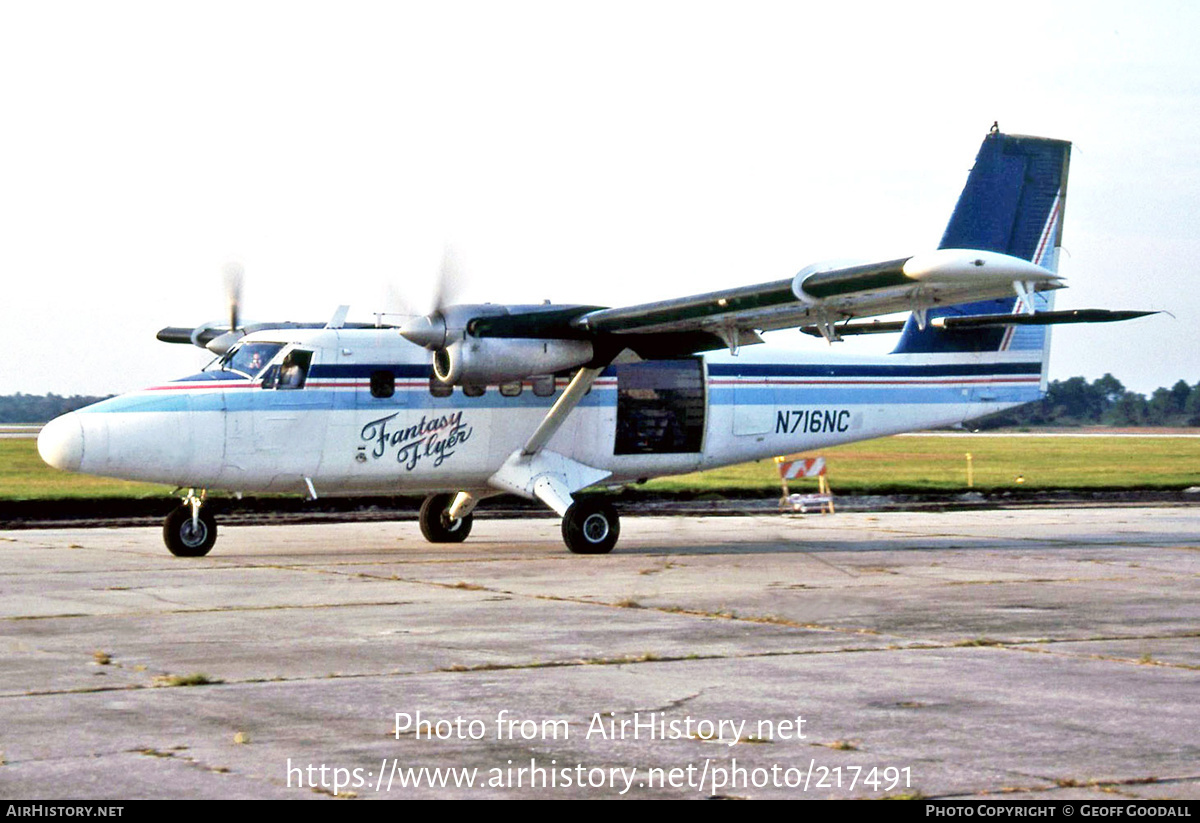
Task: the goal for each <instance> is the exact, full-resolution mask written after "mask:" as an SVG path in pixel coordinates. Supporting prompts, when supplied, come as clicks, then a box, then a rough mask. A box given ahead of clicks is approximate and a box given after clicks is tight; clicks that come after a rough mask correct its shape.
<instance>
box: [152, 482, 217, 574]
mask: <svg viewBox="0 0 1200 823" xmlns="http://www.w3.org/2000/svg"><path fill="white" fill-rule="evenodd" d="M163 542H164V543H166V544H167V548H168V549H170V551H171V554H173V555H175V556H176V557H203V556H204V555H206V554H208V552H209V551H210V550H211V549H212V547H213V544H214V543H216V542H217V521H216V518H214V517H213V516H212V512H210V511H208V509H206V508H204V492H201V493H200V495H199V496H196V493H195V491H194V490H192V489H189V490H188V495H187V497H185V498H184V499H183V505H181V506H180V507H179V508H177V509H175V511H173V512H171V513H170V514H168V515H167V519H166V521H165V522H164V523H163Z"/></svg>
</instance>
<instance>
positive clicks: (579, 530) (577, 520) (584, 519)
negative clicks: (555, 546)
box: [562, 499, 621, 554]
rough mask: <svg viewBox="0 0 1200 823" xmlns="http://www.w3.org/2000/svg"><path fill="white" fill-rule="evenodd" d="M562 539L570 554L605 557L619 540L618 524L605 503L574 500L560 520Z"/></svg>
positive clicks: (612, 510)
mask: <svg viewBox="0 0 1200 823" xmlns="http://www.w3.org/2000/svg"><path fill="white" fill-rule="evenodd" d="M562 535H563V542H565V543H566V544H567V548H568V549H570V550H571V552H572V553H573V554H608V553H609V552H611V551H612V550H613V546H615V545H617V538H618V537H620V536H621V521H620V518H618V517H617V510H616V509H614V508H613V507H612V505H610V504H609V503H605V502H604V501H602V500H586V499H585V500H578V501H576V502H575V503H572V504H571V507H570V508H569V509H567V513H566V515H564V516H563V521H562Z"/></svg>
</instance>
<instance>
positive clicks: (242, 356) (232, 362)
mask: <svg viewBox="0 0 1200 823" xmlns="http://www.w3.org/2000/svg"><path fill="white" fill-rule="evenodd" d="M282 348H283V344H282V343H243V344H241V345H240V346H235V347H234V348H232V349H230V350H229V351H228V352H226V354H225V356H224V357H222V358H221V359H220V360H218V361H217V364H216V365H217V368H219V369H222V370H223V371H232V372H237V373H238V374H243V375H245V376H246V377H249V378H250V379H251V380H254V379H255V378H257V377H258V376H259V375H260V374H262V372H263V369H265V368H266V367H267V364H268V363H270V362H271V358H273V357H274V356H275V355H276V354H278V353H279V350H280V349H282Z"/></svg>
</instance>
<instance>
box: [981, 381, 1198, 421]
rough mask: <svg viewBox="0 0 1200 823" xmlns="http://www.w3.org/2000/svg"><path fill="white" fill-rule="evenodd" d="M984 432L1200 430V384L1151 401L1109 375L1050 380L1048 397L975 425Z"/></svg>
mask: <svg viewBox="0 0 1200 823" xmlns="http://www.w3.org/2000/svg"><path fill="white" fill-rule="evenodd" d="M975 424H976V425H977V426H978V427H979V428H1001V427H1007V426H1018V427H1020V426H1200V383H1197V384H1196V385H1195V386H1189V385H1188V384H1187V382H1186V381H1184V380H1180V381H1179V382H1177V383H1176V384H1175V385H1174V386H1171V388H1169V389H1167V388H1160V389H1155V390H1154V392H1153V393H1152V394H1151V395H1150V396H1149V397H1146V396H1145V395H1142V394H1137V393H1136V392H1131V391H1127V390H1126V389H1125V387H1124V386H1123V385H1121V381H1120V380H1118V379H1117V378H1115V377H1113V376H1112V375H1111V374H1106V375H1104V376H1103V377H1101V378H1099V379H1098V380H1093V381H1092V382H1090V383H1089V382H1088V381H1087V380H1086V379H1084V378H1082V377H1072V378H1070V379H1068V380H1054V381H1051V383H1050V386H1049V389H1048V391H1047V392H1046V396H1045V397H1044V398H1042V399H1041V400H1039V401H1038V402H1036V403H1029V404H1027V405H1024V406H1018V407H1017V408H1014V409H1009V410H1007V411H1002V412H999V413H997V414H993V415H989V416H988V417H983V418H980V419H979V420H977V421H975Z"/></svg>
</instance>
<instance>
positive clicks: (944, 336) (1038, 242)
mask: <svg viewBox="0 0 1200 823" xmlns="http://www.w3.org/2000/svg"><path fill="white" fill-rule="evenodd" d="M1070 158H1071V144H1070V143H1068V142H1066V141H1064V140H1051V139H1048V138H1044V137H1025V136H1021V135H1010V134H1001V133H1000V132H999V131H998V130H997V129H995V128H993V130H992V132H991V133H990V134H988V135H987V137H985V138H984V140H983V145H982V146H981V147H980V149H979V154H978V155H977V156H976V158H975V166H974V168H972V169H971V173H970V175H969V176H968V177H967V184H966V186H965V187H964V188H963V191H962V194H961V195H960V196H959V198H958V205H957V206H955V208H954V213H953V214H952V215H951V217H950V223H949V224H948V225H947V226H946V232H945V234H943V235H942V242H941V243H940V244H939V245H938V248H940V249H980V250H982V251H995V252H1001V253H1003V254H1009V255H1012V256H1014V257H1020V258H1022V259H1024V260H1029V261H1031V262H1034V263H1037V264H1038V265H1039V266H1042V267H1044V268H1047V269H1050V270H1051V271H1057V270H1058V253H1059V248H1060V246H1061V245H1062V218H1063V208H1064V206H1065V204H1066V196H1067V171H1068V167H1069V165H1070ZM1053 296H1054V293H1053V292H1039V293H1037V294H1035V295H1033V299H1034V301H1035V308H1036V309H1038V310H1043V309H1048V308H1052V303H1053ZM1019 302H1021V305H1018V303H1019ZM1025 308H1026V307H1025V306H1024V305H1023V301H1019V300H1018V298H1017V297H1016V296H1015V295H1014V296H1013V297H1009V298H1004V299H1002V300H988V301H984V302H980V303H966V304H963V305H958V306H947V307H944V308H936V309H930V310H929V312H928V317H929V318H930V319H932V318H934V317H941V316H945V315H949V314H956V315H972V314H1008V313H1012V312H1014V311H1022V310H1023V309H1025ZM1049 340H1050V332H1049V329H1048V327H1046V326H1018V327H1013V326H1010V327H1007V328H992V329H975V330H970V331H947V330H945V329H937V328H934V327H933V326H932V325H930V326H927V327H926V328H925V329H921V328H919V327H918V326H917V323H916V320H915V318H913V317H909V319H908V322H907V323H906V324H905V326H904V332H903V334H901V336H900V342H899V343H898V344H897V346H896V349H895V352H896V353H911V352H989V351H992V352H996V351H1031V352H1034V351H1036V352H1038V354H1039V356H1041V355H1042V354H1044V350H1045V349H1046V347H1047V346H1048V345H1049Z"/></svg>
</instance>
